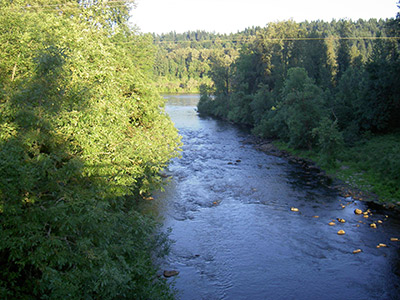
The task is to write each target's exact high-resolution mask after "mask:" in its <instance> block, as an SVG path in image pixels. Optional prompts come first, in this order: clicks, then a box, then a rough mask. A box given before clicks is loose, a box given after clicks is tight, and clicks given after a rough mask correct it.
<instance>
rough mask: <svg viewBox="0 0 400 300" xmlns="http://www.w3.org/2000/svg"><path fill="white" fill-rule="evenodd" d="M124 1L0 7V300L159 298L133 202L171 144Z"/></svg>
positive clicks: (154, 244) (172, 152) (151, 226)
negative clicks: (35, 299)
mask: <svg viewBox="0 0 400 300" xmlns="http://www.w3.org/2000/svg"><path fill="white" fill-rule="evenodd" d="M128 11H129V4H128V3H126V4H125V3H122V2H118V3H115V4H113V3H111V2H110V3H108V2H106V1H105V2H102V1H99V2H96V3H95V4H94V3H92V2H70V1H65V2H63V1H36V2H32V1H30V2H29V5H28V2H26V1H1V6H0V24H1V29H0V178H1V179H0V224H1V225H0V265H1V272H0V298H2V299H32V298H37V299H96V298H98V299H100V298H101V299H116V298H118V299H169V298H172V294H171V291H170V289H169V287H168V285H167V284H166V282H165V281H163V280H162V279H159V278H158V277H157V276H156V271H157V269H156V265H155V260H156V257H158V256H160V255H162V254H163V253H165V251H166V250H167V248H168V240H167V237H166V235H165V234H163V233H161V232H160V231H159V227H158V225H157V223H156V222H154V221H153V220H152V219H151V218H150V217H148V216H145V215H143V214H141V213H139V212H138V211H137V209H136V206H137V202H138V201H140V200H141V199H143V198H145V197H146V196H147V195H148V193H149V192H150V191H151V189H153V188H155V187H157V186H158V182H159V177H158V173H159V171H160V170H161V169H162V168H163V167H164V166H165V165H166V164H167V163H168V161H169V159H171V158H172V157H174V156H176V155H177V149H178V148H177V147H178V145H179V139H178V135H177V132H176V130H175V129H174V128H173V124H172V123H171V122H170V121H169V119H168V117H167V116H166V114H165V112H164V110H163V106H164V102H163V100H162V99H161V97H160V96H158V95H157V94H156V93H155V92H154V91H153V90H151V88H149V87H148V84H147V82H148V80H149V79H148V78H149V76H150V73H151V72H152V64H151V61H152V46H151V41H150V40H149V39H148V38H147V37H145V36H141V35H137V34H135V33H133V32H131V31H130V30H129V29H128V27H127V26H126V20H127V16H128Z"/></svg>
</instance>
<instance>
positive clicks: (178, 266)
mask: <svg viewBox="0 0 400 300" xmlns="http://www.w3.org/2000/svg"><path fill="white" fill-rule="evenodd" d="M167 99H168V101H169V102H168V105H167V112H168V114H169V115H170V117H171V119H172V120H173V122H174V123H175V125H176V127H177V128H178V129H179V132H180V134H181V136H182V141H183V143H184V146H183V152H182V158H180V159H175V160H174V161H173V162H172V163H171V165H170V166H169V168H168V169H167V170H166V174H167V175H169V176H171V179H170V182H169V184H168V185H167V186H166V187H165V192H160V193H158V194H156V195H155V200H154V201H153V203H152V205H153V206H154V208H153V209H156V210H158V213H159V214H160V215H161V216H162V217H163V220H164V221H163V222H164V226H165V228H171V229H172V232H171V238H172V239H173V240H174V241H175V243H174V244H173V245H172V250H171V254H170V255H169V256H168V257H167V260H166V261H165V263H164V268H165V269H168V270H177V271H179V276H177V277H174V278H172V279H168V280H170V281H171V282H174V284H175V288H176V289H177V292H178V298H179V299H196V300H197V299H207V300H212V299H235V300H236V299H238V300H240V299H252V300H256V299H274V300H278V299H285V300H287V299H307V300H308V299H332V300H333V299H334V300H338V299H400V242H396V241H391V238H396V237H397V238H400V219H399V218H398V216H396V214H395V213H394V212H393V211H390V210H382V209H381V208H379V207H376V206H368V204H366V203H363V202H359V201H354V200H353V199H351V198H343V197H340V196H339V195H338V193H337V192H335V190H333V189H331V188H329V187H326V186H324V185H323V184H321V183H320V180H319V179H320V178H318V176H316V175H314V174H312V172H311V173H310V172H309V171H307V170H303V169H302V168H301V167H299V166H297V165H295V164H291V163H289V162H287V161H286V160H284V159H282V158H278V157H275V156H270V155H267V154H265V153H263V152H261V151H258V150H256V149H255V148H254V145H253V144H251V143H249V142H248V141H249V134H248V132H246V131H245V130H242V129H240V128H238V127H235V126H234V125H231V124H229V123H227V122H223V121H219V120H215V119H211V118H200V117H199V116H198V115H197V113H196V111H195V107H196V104H197V101H198V96H196V95H195V96H193V95H192V96H188V95H181V96H167ZM292 207H296V208H298V210H299V211H298V212H295V211H291V208H292ZM356 208H358V209H361V210H362V211H367V210H368V209H370V213H369V214H368V218H365V217H363V215H356V214H355V213H354V210H355V209H356ZM337 218H342V219H344V220H345V223H340V222H338V221H337ZM332 221H335V225H334V226H330V225H328V223H329V222H332ZM378 221H381V222H382V223H380V222H379V223H378ZM371 223H376V224H377V228H372V227H370V224H371ZM339 230H344V231H345V234H344V235H338V234H337V232H338V231H339ZM380 243H384V244H386V245H387V247H379V248H377V245H379V244H380ZM356 249H361V250H362V252H361V253H357V254H353V251H354V250H356Z"/></svg>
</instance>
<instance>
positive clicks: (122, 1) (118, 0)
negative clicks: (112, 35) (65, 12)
mask: <svg viewBox="0 0 400 300" xmlns="http://www.w3.org/2000/svg"><path fill="white" fill-rule="evenodd" d="M71 4H74V3H71V2H66V3H57V4H41V5H29V4H27V5H20V6H12V5H10V6H7V7H3V8H2V9H7V10H21V9H37V8H45V9H53V10H58V9H60V7H66V6H68V7H71ZM75 4H78V5H79V6H77V7H78V8H86V7H96V6H99V5H102V6H104V5H109V4H113V5H117V6H123V5H127V4H133V5H135V1H134V0H108V1H98V2H96V3H93V2H92V3H90V2H88V3H75Z"/></svg>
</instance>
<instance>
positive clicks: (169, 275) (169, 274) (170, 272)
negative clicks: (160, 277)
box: [164, 270, 179, 278]
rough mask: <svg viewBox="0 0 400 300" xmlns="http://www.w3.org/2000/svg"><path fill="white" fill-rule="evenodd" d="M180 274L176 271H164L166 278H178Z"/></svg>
mask: <svg viewBox="0 0 400 300" xmlns="http://www.w3.org/2000/svg"><path fill="white" fill-rule="evenodd" d="M178 274H179V272H178V271H176V270H170V271H167V270H165V271H164V277H166V278H168V277H172V276H176V275H178Z"/></svg>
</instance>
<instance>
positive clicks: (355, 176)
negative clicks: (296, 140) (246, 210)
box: [274, 132, 400, 204]
mask: <svg viewBox="0 0 400 300" xmlns="http://www.w3.org/2000/svg"><path fill="white" fill-rule="evenodd" d="M274 144H275V145H276V146H277V147H278V148H279V149H281V150H285V151H287V152H289V153H291V154H293V155H296V156H300V157H304V158H308V159H311V160H313V161H314V162H316V163H317V164H318V166H319V167H320V168H321V169H323V170H324V171H326V173H327V174H328V175H330V176H332V177H334V178H337V179H339V180H341V181H343V182H344V183H346V184H347V185H349V186H350V187H351V188H354V189H357V190H361V191H364V192H366V193H370V194H371V193H372V194H375V195H376V196H377V198H378V199H379V201H380V202H382V203H394V204H396V203H397V204H398V203H399V202H400V132H396V133H391V134H385V135H376V136H369V137H366V138H365V139H363V140H362V141H360V142H358V143H356V144H355V145H353V146H352V147H345V148H344V149H342V150H341V151H339V152H338V154H337V157H336V161H335V162H334V163H330V164H328V163H326V162H325V160H324V159H323V157H321V156H320V155H319V154H318V153H317V152H316V151H305V150H293V149H291V148H289V147H288V146H287V145H286V144H285V143H282V142H275V143H274Z"/></svg>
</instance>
